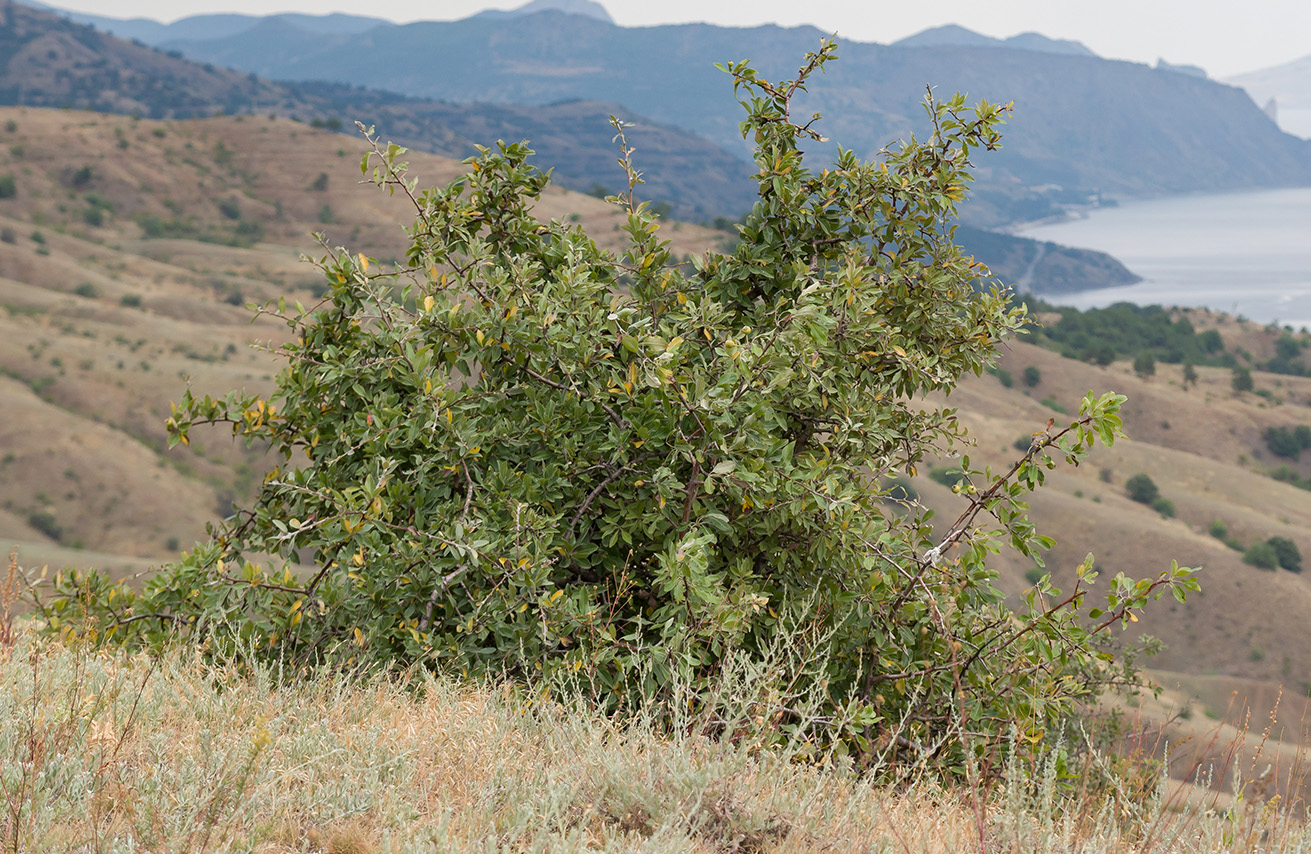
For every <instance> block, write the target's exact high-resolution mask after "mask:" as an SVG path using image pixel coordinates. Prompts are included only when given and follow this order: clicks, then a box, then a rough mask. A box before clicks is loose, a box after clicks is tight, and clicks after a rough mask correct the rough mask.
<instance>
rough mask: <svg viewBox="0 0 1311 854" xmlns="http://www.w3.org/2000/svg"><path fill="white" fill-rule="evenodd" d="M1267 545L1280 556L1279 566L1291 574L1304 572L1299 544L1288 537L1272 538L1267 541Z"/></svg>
mask: <svg viewBox="0 0 1311 854" xmlns="http://www.w3.org/2000/svg"><path fill="white" fill-rule="evenodd" d="M1266 543H1267V544H1268V545H1269V546H1270V548H1272V549H1274V550H1275V554H1276V555H1278V556H1279V565H1280V566H1281V567H1283V568H1284V569H1286V570H1288V571H1289V572H1301V571H1302V552H1301V551H1300V550H1299V549H1298V547H1297V543H1294V542H1293V541H1292V540H1290V539H1288V538H1287V537H1271V538H1270V539H1268V540H1266Z"/></svg>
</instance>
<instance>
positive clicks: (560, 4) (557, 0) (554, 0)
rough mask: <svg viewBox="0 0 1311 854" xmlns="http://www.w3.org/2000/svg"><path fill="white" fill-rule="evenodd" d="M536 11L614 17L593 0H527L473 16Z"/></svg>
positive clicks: (608, 19) (514, 15)
mask: <svg viewBox="0 0 1311 854" xmlns="http://www.w3.org/2000/svg"><path fill="white" fill-rule="evenodd" d="M537 12H564V13H565V14H566V15H583V16H584V17H587V18H595V19H596V20H598V21H605V22H606V23H607V24H613V23H614V19H613V18H611V17H610V13H609V12H607V11H606V10H605V7H604V6H602V5H601V4H600V3H597V2H595V0H529V2H528V3H525V4H524V5H522V6H519V7H516V8H514V9H487V10H485V11H482V12H479V13H478V14H477V15H475V16H474V17H475V18H518V17H520V16H522V15H533V14H536V13H537Z"/></svg>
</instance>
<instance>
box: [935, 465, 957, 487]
mask: <svg viewBox="0 0 1311 854" xmlns="http://www.w3.org/2000/svg"><path fill="white" fill-rule="evenodd" d="M929 477H930V478H931V479H933V480H934V481H936V482H938V483H940V484H942V485H943V486H955V485H956V484H958V483H960V482H961V481H962V480H964V479H965V472H963V471H961V470H960V468H959V467H958V466H957V467H953V466H935V467H934V468H932V469H930V470H929Z"/></svg>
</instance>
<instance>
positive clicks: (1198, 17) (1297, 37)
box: [47, 0, 1311, 78]
mask: <svg viewBox="0 0 1311 854" xmlns="http://www.w3.org/2000/svg"><path fill="white" fill-rule="evenodd" d="M47 2H51V5H55V6H59V7H61V8H66V9H71V10H74V11H79V12H90V13H93V14H97V15H108V16H111V17H116V18H128V17H146V18H155V19H156V20H161V21H172V20H176V19H177V18H181V17H186V16H188V15H194V14H201V13H208V12H245V13H249V14H257V15H266V14H273V13H275V12H306V13H310V14H325V13H328V12H348V13H351V14H357V15H369V16H373V17H380V18H388V19H390V20H393V21H397V22H401V23H407V22H410V21H417V20H454V19H457V18H463V17H466V16H468V15H470V14H473V13H474V12H477V11H479V10H481V9H484V8H513V7H515V6H519V5H522V3H523V2H524V0H428V2H424V0H392V2H390V3H379V2H377V0H272V2H270V0H65V2H61V1H60V0H47ZM602 4H603V5H604V6H605V7H606V9H607V11H609V12H610V15H611V17H613V18H614V19H615V22H616V23H618V24H621V25H623V26H644V25H650V24H668V23H684V22H690V21H706V22H709V23H714V24H723V25H729V26H751V25H756V24H765V23H776V24H781V25H785V26H791V25H797V24H811V25H814V26H816V27H818V28H819V29H821V30H824V31H827V32H836V33H837V34H838V36H839V38H843V37H845V38H849V39H854V40H857V41H875V42H885V43H886V42H890V41H895V40H897V39H899V38H902V37H903V36H908V35H910V34H912V33H915V32H918V31H920V30H923V29H925V28H927V27H933V26H938V25H940V24H949V23H955V24H960V25H962V26H965V27H968V28H970V29H972V30H976V31H978V32H981V33H984V34H986V35H990V36H996V37H1001V38H1004V37H1006V36H1011V35H1014V34H1016V33H1020V32H1025V31H1028V30H1036V31H1038V32H1040V33H1042V34H1044V35H1047V36H1051V37H1053V38H1066V39H1077V40H1078V41H1081V42H1083V43H1084V44H1086V45H1087V46H1088V47H1090V48H1092V49H1093V50H1094V51H1096V52H1097V53H1099V54H1101V55H1102V56H1104V57H1107V58H1110V59H1128V60H1133V61H1136V62H1147V63H1155V61H1156V59H1157V57H1164V58H1165V59H1166V60H1167V61H1168V62H1172V63H1176V64H1190V65H1200V66H1202V67H1203V68H1205V69H1206V70H1207V72H1208V73H1209V74H1210V75H1211V76H1212V77H1217V78H1220V77H1226V76H1229V75H1232V74H1237V73H1240V72H1244V71H1254V70H1256V69H1259V68H1266V67H1269V66H1271V65H1278V64H1281V63H1284V62H1288V61H1290V60H1293V59H1298V58H1300V57H1303V56H1307V55H1311V0H1242V2H1237V0H929V2H925V1H924V0H920V2H906V0H896V2H890V1H889V0H866V2H859V0H806V2H798V0H754V2H749V3H748V2H729V0H602Z"/></svg>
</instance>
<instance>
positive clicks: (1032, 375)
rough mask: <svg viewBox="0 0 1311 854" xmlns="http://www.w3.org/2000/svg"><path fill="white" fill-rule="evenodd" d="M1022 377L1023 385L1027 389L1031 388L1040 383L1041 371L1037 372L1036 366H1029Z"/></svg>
mask: <svg viewBox="0 0 1311 854" xmlns="http://www.w3.org/2000/svg"><path fill="white" fill-rule="evenodd" d="M1023 376H1024V384H1025V385H1027V386H1028V387H1029V388H1033V387H1034V386H1036V385H1037V384H1038V383H1040V382H1042V371H1040V370H1038V368H1037V366H1036V365H1029V366H1028V367H1027V368H1025V369H1024V374H1023Z"/></svg>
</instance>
